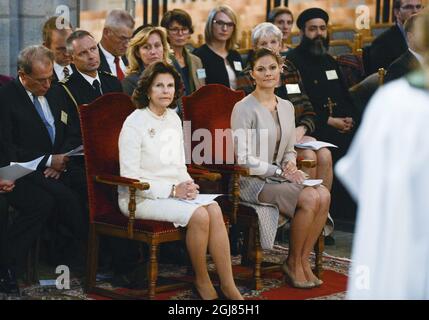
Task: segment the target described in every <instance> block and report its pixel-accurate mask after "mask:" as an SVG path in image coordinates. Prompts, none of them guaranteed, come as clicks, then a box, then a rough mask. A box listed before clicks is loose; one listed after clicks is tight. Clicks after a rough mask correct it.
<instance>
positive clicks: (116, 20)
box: [104, 9, 135, 29]
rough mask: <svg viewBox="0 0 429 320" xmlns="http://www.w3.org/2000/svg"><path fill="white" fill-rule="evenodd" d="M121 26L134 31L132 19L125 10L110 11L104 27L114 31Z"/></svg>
mask: <svg viewBox="0 0 429 320" xmlns="http://www.w3.org/2000/svg"><path fill="white" fill-rule="evenodd" d="M122 26H126V27H127V28H130V29H134V26H135V21H134V18H133V17H132V16H131V15H130V14H129V13H128V12H127V11H125V10H120V9H115V10H112V11H110V12H109V14H108V15H107V18H106V21H105V22H104V27H105V28H111V29H115V28H118V27H122Z"/></svg>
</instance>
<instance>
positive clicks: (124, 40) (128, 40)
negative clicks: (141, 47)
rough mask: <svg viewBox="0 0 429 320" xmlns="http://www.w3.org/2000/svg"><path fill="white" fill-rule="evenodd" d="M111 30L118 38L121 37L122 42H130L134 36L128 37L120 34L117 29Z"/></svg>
mask: <svg viewBox="0 0 429 320" xmlns="http://www.w3.org/2000/svg"><path fill="white" fill-rule="evenodd" d="M110 31H112V33H113V34H114V35H115V37H116V38H118V39H119V41H121V42H130V40H131V39H132V38H133V37H127V36H121V35H118V34H117V33H116V32H115V31H113V30H112V29H110Z"/></svg>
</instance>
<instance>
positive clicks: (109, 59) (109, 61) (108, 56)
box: [100, 43, 127, 77]
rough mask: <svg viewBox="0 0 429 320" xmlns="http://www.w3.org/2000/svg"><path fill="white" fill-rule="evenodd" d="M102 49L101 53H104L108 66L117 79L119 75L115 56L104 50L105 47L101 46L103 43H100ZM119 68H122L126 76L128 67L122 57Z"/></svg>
mask: <svg viewBox="0 0 429 320" xmlns="http://www.w3.org/2000/svg"><path fill="white" fill-rule="evenodd" d="M100 49H101V51H103V53H104V56H105V57H106V60H107V64H108V65H109V68H110V71H111V73H112V74H113V75H114V76H115V77H117V76H118V74H117V72H116V64H115V56H114V55H113V54H111V53H110V52H109V51H107V50H106V49H104V48H103V46H102V45H101V43H100ZM119 66H120V67H121V69H122V72H123V73H124V74H125V71H126V69H127V67H126V66H125V64H124V62H123V61H122V57H119Z"/></svg>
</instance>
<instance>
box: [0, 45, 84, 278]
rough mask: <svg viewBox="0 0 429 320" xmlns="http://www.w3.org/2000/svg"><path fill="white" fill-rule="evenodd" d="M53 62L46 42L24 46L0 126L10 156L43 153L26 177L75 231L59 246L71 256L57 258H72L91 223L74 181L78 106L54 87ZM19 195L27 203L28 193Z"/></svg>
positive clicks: (2, 95)
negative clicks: (75, 109) (71, 160)
mask: <svg viewBox="0 0 429 320" xmlns="http://www.w3.org/2000/svg"><path fill="white" fill-rule="evenodd" d="M53 62H54V55H53V53H52V52H51V51H50V50H49V49H47V48H46V47H44V46H42V45H37V46H30V47H27V48H25V49H23V50H22V51H21V52H20V54H19V56H18V78H17V79H16V80H14V81H12V82H10V83H8V84H7V85H6V86H4V87H3V88H2V89H1V91H0V101H2V107H1V108H0V127H1V129H2V142H3V143H4V145H5V150H6V152H7V155H8V161H13V162H27V161H31V160H35V159H38V158H40V159H41V160H40V162H39V164H38V166H37V169H36V170H35V171H34V172H33V173H31V174H29V175H28V176H26V177H25V178H23V179H24V180H25V181H29V182H30V183H31V184H34V185H36V186H38V187H39V188H40V189H41V190H42V191H43V192H44V193H46V194H47V195H48V197H51V198H52V199H51V202H54V203H55V204H56V211H55V214H56V215H57V217H56V219H55V220H57V221H59V223H60V224H62V225H64V227H65V228H66V229H67V230H68V232H69V233H70V234H71V236H70V239H68V241H67V242H64V243H66V244H67V247H66V248H62V250H61V252H59V253H61V254H62V255H64V254H66V256H61V257H59V256H58V257H57V258H58V259H59V260H58V261H56V263H64V264H69V263H70V264H71V263H72V262H73V261H74V260H75V257H76V255H77V254H78V248H79V247H78V246H80V244H81V243H79V241H81V242H82V241H83V240H84V239H85V237H86V236H87V224H88V223H87V217H85V212H84V210H83V209H82V206H81V202H80V199H79V196H78V194H77V193H76V192H75V191H74V190H73V186H72V184H71V181H72V178H73V177H71V172H70V170H69V169H70V163H69V158H68V157H67V156H66V153H67V152H69V151H71V150H73V149H74V148H76V147H77V146H78V145H79V136H80V133H79V132H77V131H76V129H75V126H74V125H73V124H72V122H73V119H72V116H71V115H72V112H71V111H72V110H70V109H69V108H68V107H67V102H66V101H65V99H63V98H61V97H59V96H56V95H54V94H53V91H52V90H50V89H51V83H52V80H53V77H54V76H53ZM20 180H21V179H20ZM20 180H18V182H19V181H20ZM15 200H16V202H18V203H21V202H22V204H24V203H25V202H26V201H27V196H22V197H19V199H15ZM48 200H50V199H48ZM32 223H39V222H37V221H32ZM80 253H81V252H80ZM81 254H82V253H81ZM67 259H70V260H67ZM70 264H69V266H70ZM72 271H73V270H72Z"/></svg>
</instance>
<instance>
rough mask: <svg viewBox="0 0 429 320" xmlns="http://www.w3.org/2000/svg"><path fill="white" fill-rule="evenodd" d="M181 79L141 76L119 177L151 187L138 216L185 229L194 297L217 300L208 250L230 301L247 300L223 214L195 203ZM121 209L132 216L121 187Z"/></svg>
mask: <svg viewBox="0 0 429 320" xmlns="http://www.w3.org/2000/svg"><path fill="white" fill-rule="evenodd" d="M179 96H180V76H179V74H178V73H177V71H176V70H175V69H174V67H173V66H171V65H169V64H167V63H165V62H156V63H153V64H151V65H150V66H148V67H147V68H146V69H145V71H144V72H143V74H142V76H141V78H140V80H139V82H138V86H137V88H136V90H135V91H134V94H133V97H132V98H133V101H134V103H135V105H136V107H137V110H135V111H134V112H133V113H132V114H131V115H130V116H129V117H128V118H127V119H126V120H125V122H124V125H123V127H122V131H121V134H120V136H119V163H120V170H121V175H122V176H125V177H129V178H134V179H139V180H141V181H145V182H148V183H149V184H150V189H149V190H146V191H143V192H139V193H138V194H137V196H136V198H137V199H136V201H137V208H136V217H137V218H140V219H150V220H158V221H168V222H172V223H174V225H175V226H177V227H179V226H181V227H186V228H187V233H186V245H187V249H188V252H189V255H190V258H191V262H192V265H193V268H194V271H195V289H196V293H197V294H198V295H199V296H200V297H201V298H202V299H207V300H210V299H216V298H217V297H218V296H217V292H216V290H215V288H214V287H213V284H212V282H211V280H210V277H209V274H208V271H207V262H206V253H207V249H208V250H209V252H210V254H211V256H212V258H213V261H214V263H215V265H216V269H217V271H218V275H219V278H220V289H221V291H222V293H223V294H224V295H225V297H226V298H228V299H234V300H235V299H243V298H242V296H241V294H240V292H239V291H238V289H237V287H236V286H235V283H234V279H233V277H232V266H231V258H230V248H229V241H228V234H227V231H226V227H225V223H224V220H223V216H222V211H221V209H220V207H219V206H218V204H217V203H216V202H215V201H211V202H209V203H205V204H204V205H202V204H195V203H190V202H186V201H182V200H193V199H195V198H196V196H197V195H198V189H199V187H198V185H196V184H195V183H194V181H193V180H192V179H191V177H190V176H189V174H188V172H187V170H186V165H185V152H184V144H183V131H182V125H181V122H180V119H179V117H178V115H177V114H176V112H174V111H173V110H172V108H174V107H175V105H176V104H175V100H177V98H178V97H179ZM118 191H119V197H118V202H119V207H120V209H121V211H122V212H123V213H124V214H125V215H126V214H128V199H129V194H128V190H127V189H125V188H121V187H119V190H118Z"/></svg>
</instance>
